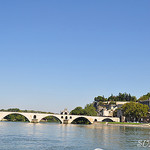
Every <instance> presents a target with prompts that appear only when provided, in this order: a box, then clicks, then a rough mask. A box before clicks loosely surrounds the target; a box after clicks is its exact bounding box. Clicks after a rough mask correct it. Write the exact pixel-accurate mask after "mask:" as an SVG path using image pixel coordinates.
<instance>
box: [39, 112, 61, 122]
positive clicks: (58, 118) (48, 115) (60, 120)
mask: <svg viewBox="0 0 150 150" xmlns="http://www.w3.org/2000/svg"><path fill="white" fill-rule="evenodd" d="M46 117H54V118H56V119H57V120H58V121H59V122H60V124H62V123H63V122H62V120H61V119H60V118H59V117H57V116H55V115H51V114H49V115H46V116H44V117H42V118H40V119H39V122H40V121H41V120H42V119H44V118H46Z"/></svg>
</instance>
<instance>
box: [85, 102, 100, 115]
mask: <svg viewBox="0 0 150 150" xmlns="http://www.w3.org/2000/svg"><path fill="white" fill-rule="evenodd" d="M84 112H85V115H87V116H97V112H96V109H95V107H94V106H93V105H92V104H87V105H86V106H85V108H84Z"/></svg>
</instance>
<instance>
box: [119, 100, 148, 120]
mask: <svg viewBox="0 0 150 150" xmlns="http://www.w3.org/2000/svg"><path fill="white" fill-rule="evenodd" d="M121 109H122V111H123V114H124V116H125V117H126V118H127V119H128V120H129V121H140V119H141V117H145V116H147V113H148V109H149V107H148V106H147V105H143V104H140V103H135V102H130V103H126V104H124V105H123V106H122V107H121Z"/></svg>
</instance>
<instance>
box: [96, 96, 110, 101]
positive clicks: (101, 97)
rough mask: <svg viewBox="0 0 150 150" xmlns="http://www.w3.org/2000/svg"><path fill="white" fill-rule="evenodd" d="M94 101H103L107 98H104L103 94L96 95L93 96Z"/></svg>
mask: <svg viewBox="0 0 150 150" xmlns="http://www.w3.org/2000/svg"><path fill="white" fill-rule="evenodd" d="M94 101H96V102H100V101H101V102H105V101H107V98H105V97H104V96H97V97H95V98H94Z"/></svg>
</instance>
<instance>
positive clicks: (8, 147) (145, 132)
mask: <svg viewBox="0 0 150 150" xmlns="http://www.w3.org/2000/svg"><path fill="white" fill-rule="evenodd" d="M149 135H150V129H148V128H140V127H138V128H137V127H119V126H107V125H97V124H95V125H72V124H71V125H61V124H54V123H37V124H33V123H21V122H0V150H94V149H96V148H101V149H103V150H137V149H139V150H146V149H150V147H148V143H147V145H145V147H143V146H142V147H138V146H137V145H138V140H149ZM149 145H150V144H149Z"/></svg>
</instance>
